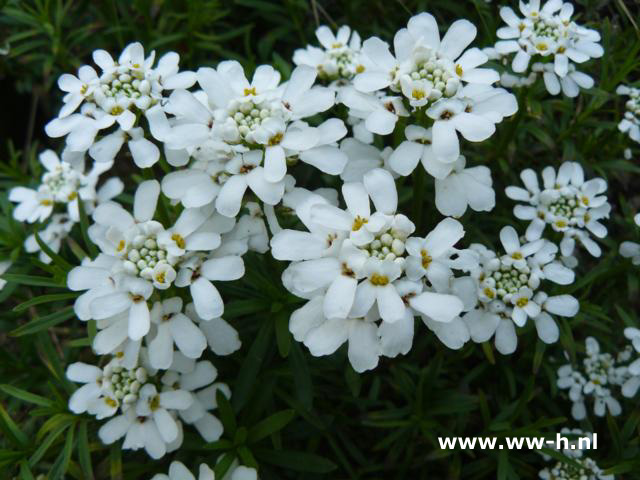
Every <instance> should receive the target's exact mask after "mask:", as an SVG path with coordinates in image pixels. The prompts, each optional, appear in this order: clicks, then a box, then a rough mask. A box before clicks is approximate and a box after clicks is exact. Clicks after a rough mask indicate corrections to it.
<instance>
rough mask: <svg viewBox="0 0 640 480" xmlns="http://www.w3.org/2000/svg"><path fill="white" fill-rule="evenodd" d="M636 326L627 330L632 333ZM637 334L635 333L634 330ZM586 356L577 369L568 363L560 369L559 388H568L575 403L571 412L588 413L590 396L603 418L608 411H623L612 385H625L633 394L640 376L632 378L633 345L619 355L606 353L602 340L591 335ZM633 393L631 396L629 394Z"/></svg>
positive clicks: (576, 414) (578, 415)
mask: <svg viewBox="0 0 640 480" xmlns="http://www.w3.org/2000/svg"><path fill="white" fill-rule="evenodd" d="M635 330H636V329H627V332H625V333H629V335H630V334H631V331H635ZM634 333H635V332H634ZM585 353H586V356H585V358H584V360H583V362H582V368H581V369H575V368H574V367H573V366H572V365H571V364H566V365H563V366H561V367H560V368H559V369H558V382H557V384H558V388H560V389H562V390H567V391H568V396H569V399H570V400H571V401H572V402H573V405H572V407H571V415H572V416H573V418H574V419H576V420H582V419H583V418H585V417H586V416H587V408H586V405H585V402H586V399H587V398H589V397H591V398H592V399H593V412H594V413H595V414H596V416H598V417H602V416H604V415H605V414H606V412H607V411H608V412H609V413H610V414H611V415H613V416H616V415H620V413H622V406H621V405H620V402H619V401H618V400H617V399H616V398H615V396H614V392H613V391H612V389H611V387H622V391H623V394H625V396H633V395H634V394H635V391H636V390H637V388H638V386H639V385H640V379H636V380H632V382H631V383H629V384H627V382H628V381H629V380H630V375H631V374H630V372H629V368H628V366H627V363H628V362H629V360H630V358H631V348H626V349H624V350H621V351H620V352H619V353H618V355H617V356H616V357H614V356H612V355H611V354H609V353H602V352H601V351H600V345H599V343H598V341H597V340H596V339H595V338H593V337H587V339H586V341H585ZM636 363H637V364H638V365H636V367H635V369H634V371H636V373H638V370H639V368H638V366H640V362H636ZM627 394H630V395H627Z"/></svg>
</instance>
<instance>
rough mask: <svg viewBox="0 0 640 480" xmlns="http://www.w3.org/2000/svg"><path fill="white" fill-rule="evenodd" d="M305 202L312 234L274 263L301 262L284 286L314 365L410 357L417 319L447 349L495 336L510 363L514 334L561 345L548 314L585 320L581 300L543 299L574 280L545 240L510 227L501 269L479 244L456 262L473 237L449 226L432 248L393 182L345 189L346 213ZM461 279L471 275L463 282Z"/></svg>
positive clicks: (297, 237)
mask: <svg viewBox="0 0 640 480" xmlns="http://www.w3.org/2000/svg"><path fill="white" fill-rule="evenodd" d="M297 193H298V195H299V196H300V197H301V198H302V200H301V201H300V202H299V203H298V206H297V207H296V209H295V213H296V215H297V216H298V218H299V219H300V220H301V222H302V223H303V225H304V226H305V227H306V228H307V230H308V231H307V232H301V231H297V230H282V231H280V232H279V233H277V234H276V235H275V236H274V237H273V239H272V241H271V247H272V253H273V255H274V257H275V258H277V259H280V260H289V261H291V262H292V263H291V264H290V265H289V267H288V268H287V269H286V270H285V271H284V273H283V276H282V281H283V284H284V285H285V287H286V288H287V289H288V290H289V291H290V292H292V293H293V294H295V295H296V296H298V297H301V298H305V299H307V300H308V301H307V303H306V304H305V305H304V306H303V307H302V308H300V309H299V310H297V311H296V312H294V313H293V314H292V316H291V320H290V324H289V327H290V330H291V332H292V333H293V335H294V338H295V339H296V340H298V341H301V342H303V343H304V344H305V345H306V346H307V347H308V348H309V350H310V352H311V353H312V354H313V355H316V356H321V355H327V354H331V353H333V352H334V351H335V350H336V349H337V348H338V347H340V346H341V345H342V344H343V343H345V342H348V345H349V346H348V354H349V360H350V362H351V364H352V366H353V367H354V369H355V370H356V371H363V370H368V369H372V368H375V367H376V366H377V364H378V361H379V357H380V356H387V357H394V356H396V355H398V354H400V353H402V354H405V353H407V352H408V351H409V350H410V348H411V345H412V341H413V336H414V317H415V316H419V317H421V318H422V320H423V321H424V323H425V324H426V325H427V326H428V327H429V328H430V329H431V330H432V331H434V333H435V334H436V336H438V338H439V339H440V340H441V341H442V342H443V343H444V344H445V345H447V346H448V347H450V348H460V347H462V345H464V344H465V343H466V342H467V341H468V340H469V339H473V341H475V342H485V341H487V340H489V339H490V338H491V337H492V336H494V335H495V342H496V348H497V349H498V351H500V352H501V353H503V354H510V353H513V352H514V351H515V349H516V346H517V335H516V329H515V325H517V326H518V327H522V326H524V325H525V323H526V321H527V319H528V318H531V319H532V320H533V321H534V322H535V325H536V329H537V331H538V335H539V337H540V338H541V339H542V340H543V341H544V342H545V343H553V342H555V341H557V339H558V335H559V333H558V327H557V325H556V323H555V321H554V320H553V318H552V316H551V314H555V315H560V316H566V317H571V316H574V315H576V313H577V312H578V308H579V305H578V301H577V300H576V299H575V298H574V297H572V296H570V295H558V296H549V295H548V294H547V293H545V292H544V290H542V289H541V284H542V282H543V281H544V280H548V281H550V282H555V283H557V284H561V285H567V284H570V283H572V282H573V280H574V277H575V276H574V273H573V271H572V270H570V269H569V268H567V267H565V266H563V265H562V264H561V263H560V262H558V261H557V260H556V259H555V257H556V254H557V251H558V248H557V247H556V246H555V245H554V244H552V243H550V242H547V241H545V240H543V239H538V240H537V241H534V242H531V243H527V244H525V245H522V246H521V245H520V241H519V239H518V236H517V234H516V232H515V230H514V229H513V228H512V227H505V228H504V229H503V230H502V232H501V234H500V238H501V241H502V243H503V246H504V249H505V252H506V253H505V254H504V255H502V256H501V257H498V256H497V255H496V254H495V253H494V252H492V251H490V250H489V249H487V248H486V247H484V246H482V245H477V244H476V245H472V246H471V249H468V250H459V249H457V248H455V245H456V243H457V242H458V241H459V240H460V239H461V238H462V237H463V236H464V229H463V227H462V225H461V224H460V223H459V222H458V221H457V220H454V219H452V218H446V219H444V220H443V221H441V222H440V223H439V224H438V225H437V226H436V227H435V229H434V230H433V231H432V232H431V233H429V234H428V235H427V236H426V237H425V238H419V237H414V236H412V234H413V233H414V230H415V226H414V225H413V223H412V222H411V221H410V220H409V219H408V218H407V217H405V216H404V215H401V214H397V213H396V205H397V192H396V189H395V183H394V181H393V177H392V176H391V175H390V174H389V172H387V171H385V170H382V169H374V170H371V171H369V172H368V173H366V174H365V175H364V179H363V183H357V182H352V183H345V184H344V185H343V188H342V194H343V197H344V200H345V204H346V209H344V210H343V209H340V208H338V207H337V206H336V205H334V204H332V203H331V202H330V201H329V200H327V199H326V198H325V197H323V196H321V195H317V194H313V193H311V192H308V191H298V192H297ZM370 201H371V202H373V204H374V206H375V208H376V211H375V212H372V211H371V205H370ZM454 270H457V271H459V273H460V272H470V274H469V275H466V276H462V275H459V276H454ZM464 312H466V313H464Z"/></svg>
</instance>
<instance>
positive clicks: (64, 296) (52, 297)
mask: <svg viewBox="0 0 640 480" xmlns="http://www.w3.org/2000/svg"><path fill="white" fill-rule="evenodd" d="M79 295H80V294H79V293H75V292H71V293H52V294H49V295H40V296H39V297H34V298H31V299H29V300H27V301H26V302H22V303H21V304H19V305H16V306H15V307H13V311H14V312H22V311H24V310H26V309H28V308H29V307H33V306H35V305H40V304H43V303H50V302H56V301H59V300H71V299H74V298H77V297H78V296H79Z"/></svg>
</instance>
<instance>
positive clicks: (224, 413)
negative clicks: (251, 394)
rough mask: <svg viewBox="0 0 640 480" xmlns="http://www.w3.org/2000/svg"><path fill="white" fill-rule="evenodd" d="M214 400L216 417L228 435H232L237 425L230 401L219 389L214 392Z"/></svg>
mask: <svg viewBox="0 0 640 480" xmlns="http://www.w3.org/2000/svg"><path fill="white" fill-rule="evenodd" d="M216 401H217V403H218V417H219V418H220V421H221V422H222V425H223V426H224V431H225V433H227V434H229V436H231V437H233V436H234V435H235V433H236V428H237V427H238V425H237V423H236V416H235V414H234V413H233V408H232V407H231V403H230V402H229V399H228V398H227V397H226V395H225V394H224V393H222V391H221V390H218V391H217V392H216Z"/></svg>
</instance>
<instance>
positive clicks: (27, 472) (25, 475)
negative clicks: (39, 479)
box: [20, 460, 35, 480]
mask: <svg viewBox="0 0 640 480" xmlns="http://www.w3.org/2000/svg"><path fill="white" fill-rule="evenodd" d="M20 480H35V477H34V476H33V473H32V472H31V469H30V468H29V464H28V463H27V461H26V460H22V461H21V462H20Z"/></svg>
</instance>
